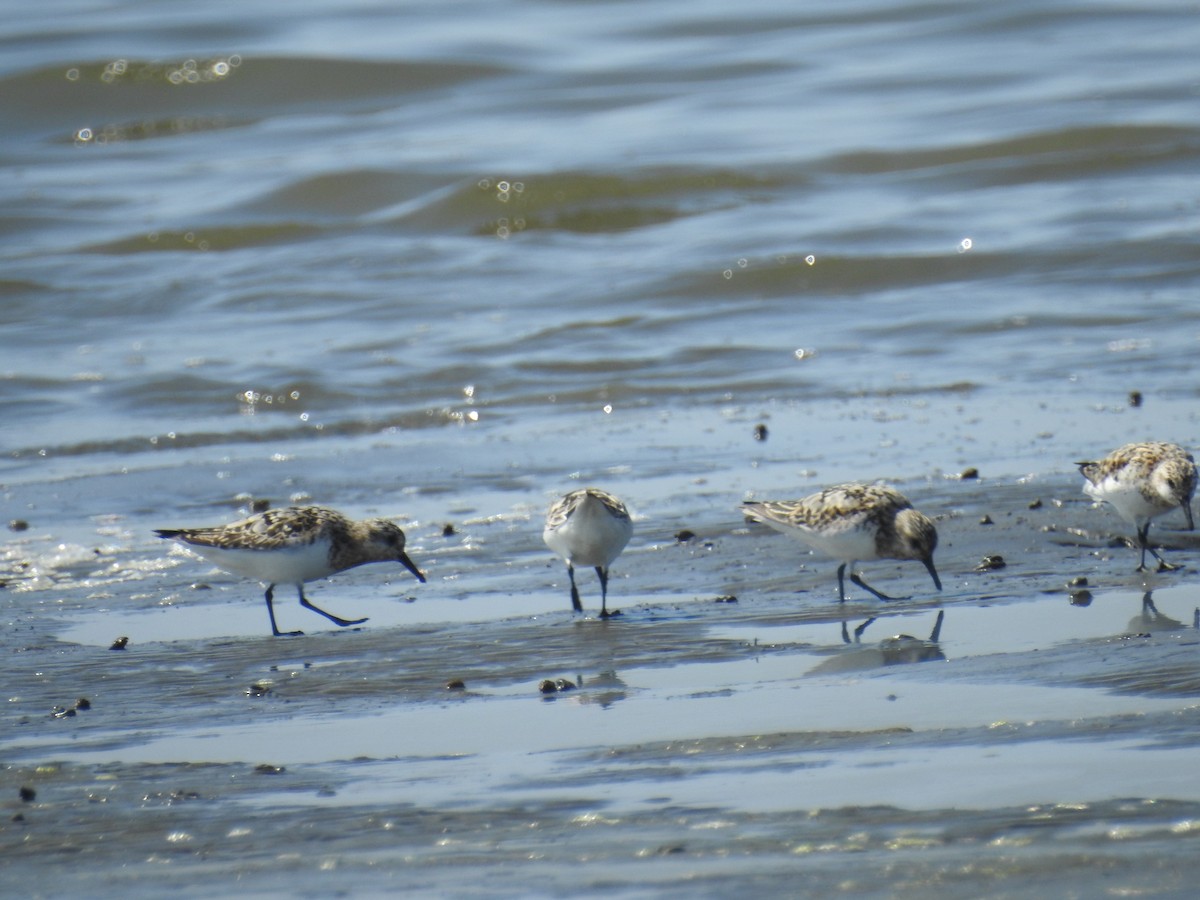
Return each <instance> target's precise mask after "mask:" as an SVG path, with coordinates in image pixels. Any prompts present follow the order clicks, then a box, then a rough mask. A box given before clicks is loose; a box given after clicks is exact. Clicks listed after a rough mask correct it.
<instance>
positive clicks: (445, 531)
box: [442, 522, 455, 537]
mask: <svg viewBox="0 0 1200 900" xmlns="http://www.w3.org/2000/svg"><path fill="white" fill-rule="evenodd" d="M454 534H455V532H454V526H453V525H451V524H450V523H449V522H447V523H446V524H445V525H443V526H442V537H454Z"/></svg>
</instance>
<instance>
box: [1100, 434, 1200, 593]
mask: <svg viewBox="0 0 1200 900" xmlns="http://www.w3.org/2000/svg"><path fill="white" fill-rule="evenodd" d="M1076 465H1077V466H1079V471H1080V473H1081V474H1082V475H1083V477H1084V478H1085V479H1086V480H1085V481H1084V484H1083V491H1084V493H1085V494H1087V495H1088V496H1089V497H1092V498H1093V499H1094V500H1097V501H1100V502H1104V503H1108V504H1110V505H1111V506H1112V508H1113V509H1115V510H1116V511H1117V513H1118V515H1120V516H1121V518H1123V519H1125V520H1126V521H1127V522H1132V523H1133V525H1134V527H1135V528H1136V529H1137V540H1138V547H1139V548H1141V551H1142V555H1141V559H1140V560H1139V562H1138V567H1137V569H1136V570H1135V571H1138V572H1144V571H1145V569H1146V551H1147V550H1148V551H1150V555H1151V556H1153V557H1154V558H1155V559H1157V560H1158V570H1159V571H1160V572H1161V571H1163V570H1170V569H1178V568H1179V566H1173V565H1171V564H1170V563H1168V562H1167V561H1166V560H1165V559H1163V558H1162V557H1161V556H1160V555H1159V554H1158V551H1157V550H1155V549H1154V548H1153V547H1151V546H1150V542H1149V535H1150V521H1151V520H1152V519H1156V518H1158V517H1159V516H1161V515H1164V514H1166V513H1169V512H1171V510H1173V509H1182V510H1183V514H1184V516H1185V517H1186V518H1187V527H1188V531H1191V530H1193V528H1194V527H1195V522H1194V520H1193V518H1192V495H1193V494H1195V493H1196V463H1195V461H1194V460H1193V459H1192V454H1190V453H1188V452H1187V451H1186V450H1184V449H1183V448H1182V447H1180V446H1179V445H1178V444H1169V443H1164V442H1162V441H1144V442H1141V443H1135V444H1125V445H1124V446H1123V447H1118V448H1117V449H1116V450H1114V451H1113V452H1112V453H1110V454H1108V456H1106V457H1104V458H1103V459H1101V460H1099V461H1097V462H1081V463H1076Z"/></svg>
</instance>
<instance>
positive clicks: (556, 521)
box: [542, 488, 633, 618]
mask: <svg viewBox="0 0 1200 900" xmlns="http://www.w3.org/2000/svg"><path fill="white" fill-rule="evenodd" d="M632 534H633V522H632V520H631V519H630V518H629V510H627V509H626V508H625V504H624V503H622V502H621V501H620V500H618V499H617V498H616V497H614V496H613V495H612V494H609V493H606V492H604V491H601V490H597V489H596V488H585V489H583V490H581V491H572V492H571V493H569V494H567V495H566V496H565V497H562V498H561V499H559V500H555V501H554V503H552V504H551V505H550V510H549V511H548V512H547V513H546V530H545V531H543V532H542V539H543V540H544V541H545V542H546V545H547V546H548V547H549V548H550V549H551V550H553V551H554V552H555V553H557V554H558V555H559V556H561V557H562V558H563V559H564V560H566V562H567V575H568V577H569V578H570V579H571V605H572V606H573V607H574V608H575V611H576V612H581V611H582V610H583V604H582V603H580V602H579V588H577V587H576V586H575V566H576V565H580V566H593V567H594V568H595V569H596V574H597V575H598V576H599V577H600V617H601V618H608V616H609V615H615V614H613V613H609V611H608V567H609V566H610V565H612V562H613V560H615V559H616V558H617V557H618V556H620V555H621V551H622V550H624V549H625V545H626V544H628V543H629V537H630V535H632Z"/></svg>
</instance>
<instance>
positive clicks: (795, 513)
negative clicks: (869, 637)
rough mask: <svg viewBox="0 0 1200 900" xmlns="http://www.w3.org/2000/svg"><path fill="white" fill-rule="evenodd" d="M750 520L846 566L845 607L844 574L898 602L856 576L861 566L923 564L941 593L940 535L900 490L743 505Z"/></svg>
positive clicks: (860, 488)
mask: <svg viewBox="0 0 1200 900" xmlns="http://www.w3.org/2000/svg"><path fill="white" fill-rule="evenodd" d="M742 510H743V512H745V514H746V515H747V516H749V517H750V518H751V519H754V520H755V521H757V522H761V523H763V524H764V525H769V526H770V527H771V528H774V529H775V530H776V531H781V532H783V533H784V534H786V535H790V536H791V537H794V538H797V539H799V540H801V541H803V542H804V543H805V544H808V546H810V547H812V548H813V549H814V550H819V551H821V552H822V553H824V554H826V555H827V556H832V557H833V558H834V559H838V560H841V561H842V564H841V565H840V566H838V570H837V575H838V599H839V600H840V601H841V602H843V603H845V602H846V581H845V575H846V568H847V567H849V568H850V580H851V581H852V582H854V583H855V584H857V585H858V586H859V587H861V588H863V589H864V590H867V591H869V592H870V593H872V594H874V595H875V596H876V597H878V598H879V599H880V600H893V599H895V598H893V597H889V596H887V595H886V594H882V593H880V592H879V591H877V590H875V588H873V587H871V586H870V585H869V584H867V583H866V582H865V581H863V580H862V577H861V576H859V575H858V573H857V572H855V571H854V564H855V563H856V562H858V561H859V560H870V559H917V560H920V561H921V562H922V563H924V564H925V568H926V569H928V570H929V575H930V577H932V578H933V585H934V587H936V588H937V589H938V590H939V591H940V590H941V589H942V582H941V579H939V578H938V573H937V569H935V568H934V567H933V551H934V550H935V549H936V548H937V541H938V536H937V529H936V528H935V527H934V525H933V522H932V520H931V519H930V518H929V517H928V516H926V515H925V514H923V513H920V512H917V510H915V509H913V507H912V504H911V503H909V502H908V500H907V499H906V498H905V497H904V496H903V495H902V494H901V493H900V492H899V491H897V490H895V489H894V488H890V487H887V486H885V485H876V484H860V483H851V484H839V485H836V486H835V487H830V488H826V489H825V490H823V491H818V492H817V493H815V494H812V495H810V496H808V497H805V498H804V499H803V500H764V501H762V502H753V503H743V504H742Z"/></svg>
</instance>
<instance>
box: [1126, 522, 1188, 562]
mask: <svg viewBox="0 0 1200 900" xmlns="http://www.w3.org/2000/svg"><path fill="white" fill-rule="evenodd" d="M1137 536H1138V544H1139V545H1141V548H1142V557H1141V561H1140V562H1139V563H1138V567H1137V569H1136V570H1135V571H1137V572H1145V571H1146V551H1147V550H1149V551H1150V555H1151V556H1153V557H1154V558H1155V559H1157V560H1158V571H1160V572H1174V571H1175V570H1176V569H1178V568H1180V567H1179V566H1173V565H1171V564H1170V563H1169V562H1167V561H1166V560H1165V559H1163V558H1162V556H1161V555H1160V554H1159V552H1158V551H1157V550H1155V549H1154V548H1153V547H1151V546H1150V523H1149V522H1147V523H1146V524H1145V525H1143V526H1142V527H1141V528H1139V529H1138V533H1137Z"/></svg>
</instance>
